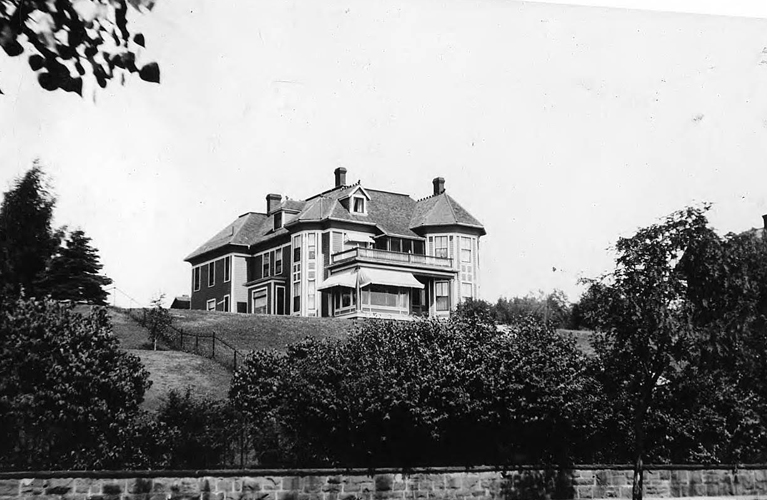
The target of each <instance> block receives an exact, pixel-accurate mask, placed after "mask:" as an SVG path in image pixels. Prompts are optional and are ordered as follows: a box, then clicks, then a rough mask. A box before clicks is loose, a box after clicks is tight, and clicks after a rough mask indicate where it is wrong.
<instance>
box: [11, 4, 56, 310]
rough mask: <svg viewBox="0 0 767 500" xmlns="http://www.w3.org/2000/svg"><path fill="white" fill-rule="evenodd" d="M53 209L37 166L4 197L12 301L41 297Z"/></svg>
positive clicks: (51, 248) (51, 245)
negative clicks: (20, 295)
mask: <svg viewBox="0 0 767 500" xmlns="http://www.w3.org/2000/svg"><path fill="white" fill-rule="evenodd" d="M0 5H2V4H1V3H0ZM54 205H55V199H54V198H53V196H52V195H51V194H50V191H49V190H48V186H47V182H46V178H45V174H44V173H43V171H42V169H41V167H40V165H39V164H38V163H37V162H35V164H34V166H33V167H32V168H31V169H30V170H29V171H28V172H27V173H26V174H24V176H23V177H21V178H19V179H17V180H16V183H15V184H14V186H13V188H12V189H11V190H9V191H7V192H6V193H5V194H4V197H3V202H2V205H0V294H2V295H8V296H11V297H14V296H18V295H19V294H20V293H21V292H22V290H23V292H24V293H25V294H26V295H28V296H39V295H41V294H42V292H43V288H42V287H41V283H42V282H43V280H44V278H45V273H46V270H47V267H48V264H49V262H50V260H51V258H52V257H53V255H54V253H55V252H56V249H57V248H58V246H59V242H60V234H59V233H58V232H56V231H54V229H53V228H52V226H51V219H52V218H53V207H54Z"/></svg>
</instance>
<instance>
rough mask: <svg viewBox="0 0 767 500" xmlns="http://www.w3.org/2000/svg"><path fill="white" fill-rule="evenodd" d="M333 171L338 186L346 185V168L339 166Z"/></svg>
mask: <svg viewBox="0 0 767 500" xmlns="http://www.w3.org/2000/svg"><path fill="white" fill-rule="evenodd" d="M333 173H335V174H336V187H340V186H346V169H345V168H344V167H338V168H337V169H335V171H334V172H333Z"/></svg>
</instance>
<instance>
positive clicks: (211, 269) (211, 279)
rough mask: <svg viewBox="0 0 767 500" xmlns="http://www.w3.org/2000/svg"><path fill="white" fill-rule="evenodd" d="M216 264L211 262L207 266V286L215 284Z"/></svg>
mask: <svg viewBox="0 0 767 500" xmlns="http://www.w3.org/2000/svg"><path fill="white" fill-rule="evenodd" d="M215 264H216V263H215V262H211V263H210V264H208V286H213V285H215V284H216V265H215Z"/></svg>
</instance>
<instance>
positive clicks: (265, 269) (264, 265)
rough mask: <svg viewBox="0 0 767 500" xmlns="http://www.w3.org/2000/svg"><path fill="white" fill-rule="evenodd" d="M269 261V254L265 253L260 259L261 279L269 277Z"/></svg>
mask: <svg viewBox="0 0 767 500" xmlns="http://www.w3.org/2000/svg"><path fill="white" fill-rule="evenodd" d="M270 260H271V259H270V258H269V252H266V253H265V254H264V255H263V256H262V257H261V271H262V272H261V277H262V278H266V277H267V276H269V268H270V265H269V264H270Z"/></svg>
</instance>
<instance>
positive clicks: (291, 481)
mask: <svg viewBox="0 0 767 500" xmlns="http://www.w3.org/2000/svg"><path fill="white" fill-rule="evenodd" d="M243 481H244V480H243ZM302 488H303V484H302V482H301V478H300V477H298V476H285V477H283V478H282V489H283V490H285V491H295V492H298V491H301V489H302Z"/></svg>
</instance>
